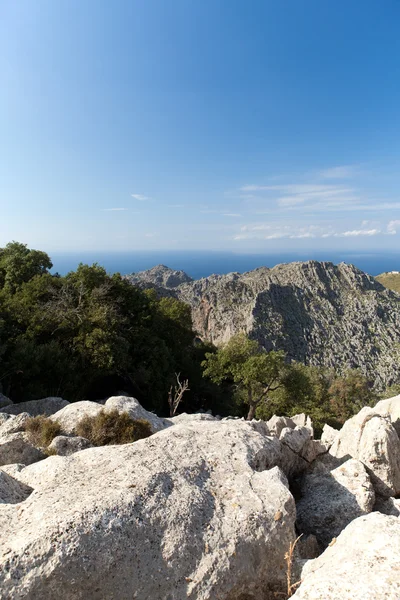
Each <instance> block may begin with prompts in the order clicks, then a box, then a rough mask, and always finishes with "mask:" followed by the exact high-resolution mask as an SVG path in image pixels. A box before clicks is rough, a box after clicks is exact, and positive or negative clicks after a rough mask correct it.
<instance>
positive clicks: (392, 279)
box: [375, 271, 400, 293]
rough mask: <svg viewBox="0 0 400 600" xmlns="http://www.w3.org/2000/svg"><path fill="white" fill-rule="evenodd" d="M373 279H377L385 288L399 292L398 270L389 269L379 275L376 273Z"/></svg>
mask: <svg viewBox="0 0 400 600" xmlns="http://www.w3.org/2000/svg"><path fill="white" fill-rule="evenodd" d="M375 279H376V280H377V281H379V283H381V284H382V285H383V286H384V287H385V288H388V289H389V290H393V291H394V292H399V293H400V272H399V271H389V272H388V273H381V274H380V275H377V276H376V277H375Z"/></svg>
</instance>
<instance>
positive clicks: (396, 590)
mask: <svg viewBox="0 0 400 600" xmlns="http://www.w3.org/2000/svg"><path fill="white" fill-rule="evenodd" d="M302 579H303V581H302V584H301V585H300V587H299V589H298V590H297V592H296V593H295V594H294V596H292V598H293V600H339V599H340V600H361V599H362V600H383V599H384V600H398V599H399V598H400V519H398V518H397V517H389V516H386V515H382V514H380V513H377V512H374V513H371V514H369V515H366V516H362V517H359V518H358V519H356V520H355V521H353V522H352V523H350V524H349V525H348V526H347V527H346V529H345V530H344V531H342V533H341V534H340V535H339V537H338V538H337V539H336V541H335V543H334V544H332V546H329V547H328V548H327V549H326V550H325V552H324V553H323V554H321V556H319V557H318V558H316V559H315V560H310V561H308V562H307V563H306V565H305V567H304V569H303V572H302Z"/></svg>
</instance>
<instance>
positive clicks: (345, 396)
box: [329, 369, 377, 423]
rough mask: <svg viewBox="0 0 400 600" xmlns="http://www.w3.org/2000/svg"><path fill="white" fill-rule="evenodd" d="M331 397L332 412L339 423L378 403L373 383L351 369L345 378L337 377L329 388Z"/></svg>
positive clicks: (359, 372) (357, 371)
mask: <svg viewBox="0 0 400 600" xmlns="http://www.w3.org/2000/svg"><path fill="white" fill-rule="evenodd" d="M329 396H330V404H331V409H332V412H333V413H334V414H335V416H336V418H337V419H338V421H339V423H344V422H345V421H346V420H347V419H349V418H350V417H352V416H353V415H354V414H356V413H357V412H359V411H360V410H361V409H362V408H363V407H364V406H371V405H372V404H373V403H374V402H376V401H377V395H376V393H375V392H374V390H373V389H372V385H371V383H370V382H369V381H368V379H367V378H366V377H364V375H362V373H361V371H359V370H358V369H350V370H348V371H347V372H346V373H345V375H344V376H343V377H336V378H335V379H334V380H333V382H332V384H331V386H330V387H329Z"/></svg>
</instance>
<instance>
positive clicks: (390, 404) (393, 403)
mask: <svg viewBox="0 0 400 600" xmlns="http://www.w3.org/2000/svg"><path fill="white" fill-rule="evenodd" d="M374 411H375V412H377V413H379V414H381V415H389V418H390V421H391V423H392V425H393V427H394V428H395V430H396V432H397V435H398V436H399V437H400V395H399V396H394V397H393V398H388V399H387V400H381V401H380V402H378V404H377V405H376V406H375V407H374Z"/></svg>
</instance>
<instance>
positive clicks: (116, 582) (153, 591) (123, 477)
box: [0, 421, 295, 600]
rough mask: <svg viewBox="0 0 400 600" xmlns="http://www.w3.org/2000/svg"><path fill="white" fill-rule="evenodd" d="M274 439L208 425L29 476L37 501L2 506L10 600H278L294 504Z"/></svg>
mask: <svg viewBox="0 0 400 600" xmlns="http://www.w3.org/2000/svg"><path fill="white" fill-rule="evenodd" d="M269 439H270V438H265V437H264V436H262V435H261V434H259V433H258V432H256V431H255V430H254V429H253V428H252V427H251V426H249V425H248V424H246V423H244V422H234V423H232V422H224V423H221V422H217V423H213V422H206V421H204V422H202V423H195V424H193V425H190V424H188V425H176V426H174V427H171V428H168V429H167V430H165V431H162V432H160V433H158V434H156V435H154V436H151V437H150V438H147V439H145V440H140V441H138V442H135V443H134V444H127V445H124V446H112V447H103V448H91V449H88V450H84V451H82V452H78V453H77V454H74V455H73V456H70V457H55V456H53V457H50V458H48V459H47V460H46V461H43V462H41V463H37V464H36V465H32V466H30V467H26V468H25V469H22V471H21V472H20V473H19V474H18V475H19V476H20V479H21V481H23V482H24V483H25V484H26V485H28V486H30V487H32V488H33V489H34V492H33V493H32V494H30V496H29V497H28V498H27V499H26V500H25V501H24V503H23V509H22V510H19V509H18V506H19V505H18V506H17V505H12V504H7V505H6V504H4V505H1V506H0V531H1V532H2V535H1V538H0V564H1V569H2V577H1V578H0V597H4V598H13V600H20V599H21V600H22V599H27V598H29V600H54V598H63V600H73V599H79V600H82V599H83V598H90V599H91V600H105V599H107V600H128V599H129V600H132V599H133V598H137V599H138V600H144V599H150V598H151V599H152V600H182V599H183V598H188V599H190V598H191V599H196V600H206V599H207V600H211V599H217V598H220V599H221V600H236V599H237V598H261V597H262V598H265V599H266V600H269V599H271V600H272V599H273V598H276V596H275V594H274V592H275V591H282V589H283V586H284V580H285V566H284V555H285V552H286V550H287V548H288V545H289V542H290V541H292V540H293V539H294V537H295V532H294V520H295V504H294V500H293V497H292V495H291V494H290V492H289V489H288V484H287V480H286V478H285V476H284V475H283V474H282V472H281V471H280V469H279V468H278V467H275V466H274V464H273V463H274V456H273V453H272V454H271V452H270V450H269ZM271 443H273V444H275V443H276V444H279V442H278V441H277V440H272V441H271ZM46 463H47V464H46ZM21 532H23V535H21Z"/></svg>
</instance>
